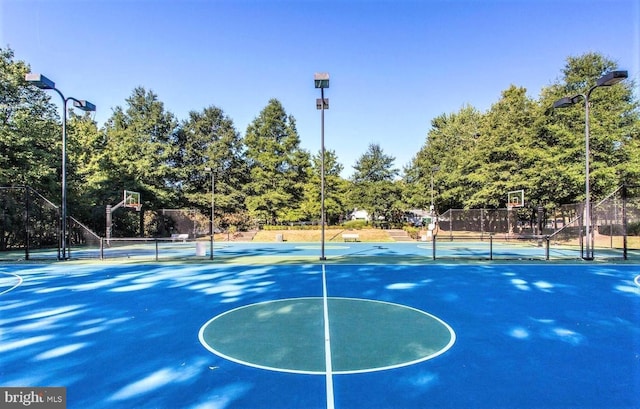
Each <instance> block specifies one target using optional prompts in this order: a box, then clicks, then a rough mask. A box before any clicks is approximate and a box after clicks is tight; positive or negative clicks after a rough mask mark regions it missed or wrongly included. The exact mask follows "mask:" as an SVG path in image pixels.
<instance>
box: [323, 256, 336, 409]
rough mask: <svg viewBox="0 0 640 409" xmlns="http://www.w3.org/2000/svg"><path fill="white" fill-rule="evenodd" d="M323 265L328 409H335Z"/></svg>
mask: <svg viewBox="0 0 640 409" xmlns="http://www.w3.org/2000/svg"><path fill="white" fill-rule="evenodd" d="M324 267H325V266H324V264H323V265H322V302H323V305H324V360H325V374H326V382H327V409H334V408H335V403H334V397H333V367H332V365H331V336H330V333H329V303H328V302H327V273H326V271H325V268H324Z"/></svg>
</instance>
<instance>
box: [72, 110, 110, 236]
mask: <svg viewBox="0 0 640 409" xmlns="http://www.w3.org/2000/svg"><path fill="white" fill-rule="evenodd" d="M104 149H105V144H104V134H103V133H102V132H100V131H99V130H98V127H97V124H96V122H95V121H94V120H93V119H92V115H91V113H88V112H87V113H84V114H83V115H77V114H76V113H75V112H73V111H71V110H70V111H69V120H68V121H67V157H68V160H67V182H68V183H67V194H68V196H67V197H68V202H69V212H70V215H71V216H73V217H75V218H77V219H79V220H82V221H83V222H84V223H86V224H87V225H88V226H89V228H91V229H92V230H93V231H97V232H101V233H102V232H103V230H104V222H103V219H104V208H98V207H96V206H95V204H96V202H97V201H98V200H99V198H100V197H101V194H100V189H101V187H102V185H103V182H104V179H105V177H106V176H107V175H106V172H104V170H103V169H102V167H101V162H100V160H101V158H102V157H103V152H104Z"/></svg>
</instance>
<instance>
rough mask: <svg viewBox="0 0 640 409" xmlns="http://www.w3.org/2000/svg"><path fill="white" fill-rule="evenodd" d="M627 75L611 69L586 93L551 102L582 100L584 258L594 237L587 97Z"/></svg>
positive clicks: (589, 253)
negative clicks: (583, 118) (597, 89)
mask: <svg viewBox="0 0 640 409" xmlns="http://www.w3.org/2000/svg"><path fill="white" fill-rule="evenodd" d="M627 77H628V73H627V71H611V72H609V73H607V74H605V75H603V76H602V77H600V78H598V80H597V81H596V85H594V86H592V87H591V88H589V90H588V91H587V93H586V94H576V95H574V96H572V97H564V98H560V99H559V100H557V101H556V102H554V103H553V107H554V108H565V107H568V106H571V105H573V104H576V103H578V102H579V101H580V99H581V98H582V99H583V100H584V114H585V120H584V140H585V142H584V144H585V183H584V186H585V204H584V220H585V233H586V245H585V252H584V253H583V254H582V258H583V259H585V260H593V243H594V237H593V232H592V231H591V230H592V229H591V188H590V185H589V155H590V154H589V98H590V97H591V93H592V92H593V91H594V90H595V89H596V88H598V87H609V86H611V85H613V84H617V83H618V82H620V81H622V80H623V79H625V78H627Z"/></svg>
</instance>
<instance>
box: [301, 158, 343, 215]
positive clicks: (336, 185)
mask: <svg viewBox="0 0 640 409" xmlns="http://www.w3.org/2000/svg"><path fill="white" fill-rule="evenodd" d="M321 157H322V152H318V154H317V155H314V156H313V158H312V171H311V177H310V178H309V181H308V182H307V183H306V184H305V188H304V200H303V201H302V203H301V204H300V207H301V210H302V212H303V214H304V217H305V219H307V220H317V221H320V219H321V183H322V180H321V164H322V160H321ZM324 162H325V178H324V179H325V180H324V184H325V200H324V206H325V214H326V220H327V223H328V224H336V223H338V222H340V221H341V217H342V216H343V215H344V214H346V212H347V211H348V210H349V209H348V207H347V204H346V203H347V197H346V192H347V186H348V184H347V181H345V180H344V179H342V178H341V177H340V173H341V172H342V169H343V167H342V165H341V164H340V163H339V162H338V157H337V155H336V153H335V151H333V150H325V155H324Z"/></svg>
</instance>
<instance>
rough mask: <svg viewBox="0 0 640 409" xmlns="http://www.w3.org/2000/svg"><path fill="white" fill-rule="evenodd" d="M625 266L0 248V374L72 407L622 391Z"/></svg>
mask: <svg viewBox="0 0 640 409" xmlns="http://www.w3.org/2000/svg"><path fill="white" fill-rule="evenodd" d="M639 275H640V266H638V265H635V264H624V263H621V264H603V263H581V264H558V263H545V262H536V263H519V264H507V263H495V264H494V263H489V262H486V263H473V264H472V263H467V264H453V263H451V264H442V263H437V264H436V263H433V264H423V265H420V264H414V265H392V264H370V265H367V264H352V265H351V264H323V263H321V262H319V261H316V262H309V263H301V264H295V265H293V264H286V265H282V264H277V263H273V264H224V265H220V264H216V263H208V262H192V263H188V264H180V263H170V262H165V263H151V262H130V263H109V262H93V263H87V262H59V263H51V264H34V263H19V264H0V362H1V365H0V386H64V387H66V388H67V405H68V407H69V408H83V409H84V408H193V409H196V408H218V409H219V408H251V409H260V408H265V409H274V408H305V409H308V408H334V407H335V408H339V409H347V408H349V409H356V408H358V409H360V408H406V409H411V408H456V409H460V408H478V409H485V408H486V409H496V408H498V409H499V408H580V409H588V408H593V409H596V408H598V409H602V408H610V409H621V408H638V407H640V279H639V278H638V276H639ZM449 329H450V330H451V331H449ZM432 335H433V338H434V339H433V340H431V339H430V338H432ZM432 341H433V342H435V344H437V346H436V347H434V348H433V349H432V347H431V345H435V344H431V342H432ZM208 342H210V344H208Z"/></svg>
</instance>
